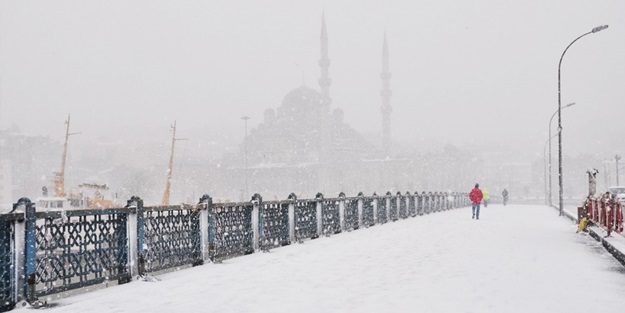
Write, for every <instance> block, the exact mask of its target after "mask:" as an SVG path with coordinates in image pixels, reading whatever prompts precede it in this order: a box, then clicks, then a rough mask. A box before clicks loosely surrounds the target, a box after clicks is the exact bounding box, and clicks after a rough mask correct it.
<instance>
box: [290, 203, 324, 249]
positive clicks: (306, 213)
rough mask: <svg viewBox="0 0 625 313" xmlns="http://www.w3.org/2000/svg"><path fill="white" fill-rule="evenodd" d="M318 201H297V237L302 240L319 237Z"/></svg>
mask: <svg viewBox="0 0 625 313" xmlns="http://www.w3.org/2000/svg"><path fill="white" fill-rule="evenodd" d="M317 237H318V235H317V201H315V200H306V199H302V200H297V201H295V238H296V240H297V241H299V242H301V241H302V240H304V239H314V238H317Z"/></svg>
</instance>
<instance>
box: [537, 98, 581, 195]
mask: <svg viewBox="0 0 625 313" xmlns="http://www.w3.org/2000/svg"><path fill="white" fill-rule="evenodd" d="M573 105H575V102H572V103H569V104H567V105H565V106H563V107H562V109H566V108H568V107H570V106H573ZM556 114H558V111H557V110H556V111H555V112H553V114H552V115H551V118H550V119H549V139H548V140H547V141H548V142H549V202H548V204H549V205H550V206H551V205H553V203H552V202H551V199H553V197H552V192H551V190H552V189H551V186H552V185H551V138H553V137H555V136H556V135H557V134H556V135H553V136H551V122H552V121H553V117H554V116H556ZM543 150H544V149H543Z"/></svg>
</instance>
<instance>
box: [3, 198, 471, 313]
mask: <svg viewBox="0 0 625 313" xmlns="http://www.w3.org/2000/svg"><path fill="white" fill-rule="evenodd" d="M467 199H468V197H467V195H466V194H464V193H453V194H451V195H450V194H446V193H431V192H430V193H425V192H422V193H421V194H419V193H417V192H415V193H414V194H413V195H411V194H410V193H406V194H405V195H402V194H401V193H396V194H395V195H394V196H393V195H392V194H391V193H390V192H388V193H386V195H385V196H384V197H378V196H377V195H376V194H375V193H374V194H373V195H372V196H365V195H364V194H362V193H359V194H358V196H357V197H352V198H349V197H346V196H345V194H343V193H341V194H339V196H338V197H337V198H328V199H324V197H323V195H322V194H318V195H317V197H316V198H315V199H297V198H296V196H295V195H294V194H291V195H290V196H289V197H288V199H287V200H281V201H267V202H263V201H262V197H261V196H260V195H258V194H257V195H254V197H253V198H252V200H251V201H249V202H237V203H213V202H212V199H211V198H210V197H209V196H208V195H204V196H203V197H202V198H201V199H200V201H199V203H198V204H197V205H173V206H155V207H144V206H143V201H142V200H141V199H140V198H138V197H133V198H131V199H130V200H129V201H128V205H127V206H126V207H124V208H110V209H100V210H70V211H47V212H36V210H35V204H33V203H31V202H30V200H28V199H26V198H22V199H20V201H19V202H18V203H17V204H16V207H18V208H21V209H20V210H18V211H19V212H17V213H12V214H3V215H0V311H6V310H10V309H11V308H13V307H14V306H15V305H16V303H18V302H19V301H27V302H28V303H30V304H31V305H33V306H35V307H37V306H40V305H42V302H41V301H39V300H38V298H39V297H43V296H47V295H51V294H55V293H59V292H62V291H67V290H72V289H76V288H82V287H86V286H91V285H95V284H99V283H102V282H106V281H112V280H117V281H118V282H119V283H125V282H128V281H130V280H131V279H132V277H136V276H138V277H143V278H144V279H147V277H146V275H149V274H151V273H156V272H159V271H163V270H168V269H172V268H177V267H180V266H195V265H200V264H203V263H204V262H206V261H212V262H221V261H223V260H225V259H228V258H232V257H235V256H239V255H243V254H249V253H253V252H255V251H258V250H263V251H269V250H270V249H272V248H275V247H279V246H283V245H286V244H289V243H291V242H293V241H297V242H300V243H301V242H303V241H304V240H307V239H314V238H317V237H319V236H320V235H328V236H329V235H332V234H337V233H340V232H342V231H350V230H356V229H360V228H363V226H364V227H370V226H373V225H375V224H384V223H387V222H388V220H389V219H391V220H397V219H407V218H408V217H411V216H417V215H422V214H428V213H432V212H437V211H441V210H446V209H450V208H458V207H462V206H467V205H468V204H469V203H468V200H467Z"/></svg>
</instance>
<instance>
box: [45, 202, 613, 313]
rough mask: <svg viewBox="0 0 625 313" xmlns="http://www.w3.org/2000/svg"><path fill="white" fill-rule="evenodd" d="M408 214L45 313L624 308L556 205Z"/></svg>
mask: <svg viewBox="0 0 625 313" xmlns="http://www.w3.org/2000/svg"><path fill="white" fill-rule="evenodd" d="M470 211H471V209H470V208H464V209H458V210H452V211H448V212H441V213H437V214H432V215H426V216H420V217H416V218H409V219H407V220H400V221H397V222H391V223H387V224H385V225H378V226H374V227H371V228H368V229H361V230H357V231H353V232H349V233H342V234H338V235H334V236H332V237H331V238H325V237H322V238H320V239H317V240H312V241H307V242H305V243H304V244H293V245H291V246H286V247H282V248H279V249H274V250H272V251H271V253H256V254H253V255H248V256H244V257H239V258H235V259H231V260H228V261H225V262H224V263H223V264H205V265H203V266H199V267H195V268H192V269H184V270H181V271H178V272H174V273H168V274H165V275H162V276H160V277H159V278H161V281H159V282H143V281H135V282H132V283H130V284H126V285H120V286H115V287H111V288H107V289H103V290H98V291H95V292H91V293H87V294H82V295H77V296H73V297H70V298H66V299H60V300H57V301H55V302H57V303H59V305H60V306H59V307H56V308H51V309H48V310H46V312H50V313H52V312H64V313H72V312H76V313H78V312H81V313H83V312H138V311H143V312H174V311H175V312H185V311H186V312H200V311H201V312H209V311H210V312H272V313H273V312H523V313H527V312H567V313H571V312H584V313H586V312H590V311H593V312H595V311H596V312H617V311H618V312H620V311H622V308H623V307H624V306H625V297H623V296H622V295H623V294H625V270H623V267H622V266H621V265H620V264H619V263H618V262H617V261H616V260H614V259H613V258H612V257H611V256H610V255H609V254H608V253H607V252H606V251H605V250H604V249H603V248H602V247H601V245H600V244H599V243H597V242H596V241H595V240H593V239H591V238H590V237H589V236H588V235H586V234H576V233H575V231H576V225H575V224H573V223H572V222H571V221H570V220H569V219H566V218H561V217H558V213H557V211H555V210H553V209H552V208H549V207H547V206H532V205H508V206H505V207H504V206H501V205H491V206H489V207H488V208H484V207H482V212H481V216H480V218H481V219H480V220H472V219H471V212H470Z"/></svg>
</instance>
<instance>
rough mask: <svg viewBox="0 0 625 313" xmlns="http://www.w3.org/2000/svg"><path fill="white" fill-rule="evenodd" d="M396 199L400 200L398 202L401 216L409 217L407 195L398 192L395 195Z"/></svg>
mask: <svg viewBox="0 0 625 313" xmlns="http://www.w3.org/2000/svg"><path fill="white" fill-rule="evenodd" d="M395 201H397V202H399V203H398V204H397V207H398V208H397V210H398V214H399V218H402V219H404V218H408V206H407V205H406V197H404V196H402V195H401V194H398V195H397V197H395Z"/></svg>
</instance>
